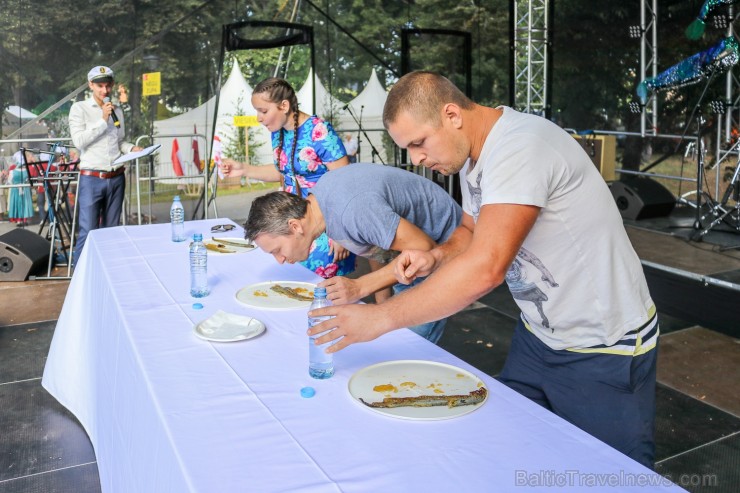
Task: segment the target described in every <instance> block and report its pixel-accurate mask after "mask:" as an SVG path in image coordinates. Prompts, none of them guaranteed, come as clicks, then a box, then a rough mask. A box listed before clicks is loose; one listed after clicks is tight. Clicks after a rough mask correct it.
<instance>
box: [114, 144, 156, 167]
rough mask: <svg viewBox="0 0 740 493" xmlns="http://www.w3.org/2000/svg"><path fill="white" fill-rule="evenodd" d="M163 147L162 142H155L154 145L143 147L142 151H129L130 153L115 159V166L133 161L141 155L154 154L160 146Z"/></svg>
mask: <svg viewBox="0 0 740 493" xmlns="http://www.w3.org/2000/svg"><path fill="white" fill-rule="evenodd" d="M160 147H162V144H154V145H153V146H149V147H147V148H146V149H142V150H140V151H134V152H129V153H128V154H124V155H123V156H120V157H119V158H118V159H116V160H115V161H113V166H115V165H117V164H123V163H127V162H129V161H133V160H134V159H139V158H141V157H146V156H149V155H151V154H154V153H155V152H157V151H158V150H159V148H160Z"/></svg>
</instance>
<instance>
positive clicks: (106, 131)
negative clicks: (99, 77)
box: [69, 98, 134, 171]
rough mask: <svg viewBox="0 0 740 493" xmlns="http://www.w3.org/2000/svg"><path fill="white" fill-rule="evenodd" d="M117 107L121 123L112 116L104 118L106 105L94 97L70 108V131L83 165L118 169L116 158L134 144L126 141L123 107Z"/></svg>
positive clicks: (128, 150)
mask: <svg viewBox="0 0 740 493" xmlns="http://www.w3.org/2000/svg"><path fill="white" fill-rule="evenodd" d="M114 111H115V112H116V116H117V117H118V121H119V122H120V123H121V126H120V127H116V126H115V125H114V124H113V119H112V118H108V121H107V122H106V121H104V120H103V108H101V107H100V106H99V105H98V103H97V102H96V101H95V99H93V98H90V99H86V100H85V101H78V102H76V103H75V104H73V105H72V108H71V109H70V110H69V132H70V134H71V135H72V142H73V143H74V145H75V146H76V147H77V149H79V151H80V166H79V167H80V168H82V169H95V170H101V171H110V170H112V169H115V168H114V167H113V161H115V160H116V159H118V157H119V156H120V155H121V154H124V153H127V152H131V149H132V148H133V147H134V145H133V144H131V143H128V142H124V141H123V138H124V135H125V131H124V125H123V113H122V112H121V109H120V108H115V109H114ZM117 167H120V166H117Z"/></svg>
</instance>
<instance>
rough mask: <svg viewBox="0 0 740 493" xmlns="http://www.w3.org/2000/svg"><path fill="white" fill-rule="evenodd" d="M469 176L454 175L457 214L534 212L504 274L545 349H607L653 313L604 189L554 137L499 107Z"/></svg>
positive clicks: (576, 150) (570, 145) (537, 122)
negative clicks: (531, 208) (503, 207)
mask: <svg viewBox="0 0 740 493" xmlns="http://www.w3.org/2000/svg"><path fill="white" fill-rule="evenodd" d="M501 109H503V112H504V113H503V115H502V116H501V118H499V120H498V121H497V122H496V124H495V125H494V127H493V129H492V130H491V132H490V134H489V135H488V137H487V139H486V142H485V143H484V145H483V149H482V151H481V155H480V157H479V159H478V162H477V164H476V165H475V166H474V167H473V169H472V170H471V169H469V167H470V162H468V163H467V164H466V165H465V167H464V168H463V169H462V171H461V172H460V177H461V188H462V196H463V210H464V211H465V212H466V213H468V214H470V215H471V216H473V218H474V219H475V220H476V221H477V219H478V214H479V211H480V208H481V207H482V206H483V205H486V204H497V203H507V204H527V205H535V206H537V207H540V208H541V210H540V214H539V216H538V218H537V221H536V222H535V224H534V227H533V228H532V230H531V231H530V233H529V235H528V236H527V238H526V239H525V241H524V244H523V245H522V248H521V250H520V251H519V253H518V254H517V256H516V258H515V260H514V262H513V263H512V265H511V267H510V268H509V270H508V272H507V275H506V282H507V284H508V286H509V290H510V291H511V293H512V295H513V297H514V299H515V301H516V302H517V304H518V306H519V308H520V309H521V310H522V313H523V315H524V318H525V319H526V322H527V324H528V325H529V327H530V328H531V329H532V331H533V332H534V334H535V335H536V336H537V337H538V338H539V339H540V340H542V341H543V342H544V343H545V344H547V345H548V346H549V347H551V348H552V349H569V348H586V347H591V346H595V345H599V344H606V345H612V344H614V343H615V342H617V341H618V340H619V339H620V338H622V336H624V334H626V333H627V332H629V331H631V330H634V329H637V328H639V327H640V326H642V325H643V324H645V323H646V322H647V321H648V320H649V318H650V315H651V312H652V311H654V305H653V301H652V299H651V298H650V293H649V292H648V287H647V283H646V281H645V276H644V274H643V271H642V266H641V265H640V260H639V258H638V257H637V254H636V253H635V251H634V249H633V248H632V245H631V244H630V241H629V239H628V237H627V233H626V232H625V230H624V226H623V224H622V218H621V216H620V215H619V211H618V210H617V207H616V205H615V203H614V199H613V198H612V195H611V193H610V191H609V188H608V186H607V185H606V183H605V182H604V180H603V179H602V177H601V175H600V174H599V172H598V170H597V169H596V167H595V166H594V164H593V163H592V162H591V160H590V159H589V157H588V155H587V154H586V152H585V151H584V150H583V149H582V148H581V146H580V145H579V144H578V143H577V142H576V140H575V139H574V138H573V137H571V136H570V135H568V134H567V133H566V132H565V131H564V130H562V129H561V128H560V127H558V126H557V125H555V124H554V123H552V122H550V121H548V120H546V119H544V118H541V117H538V116H534V115H529V114H524V113H519V112H517V111H515V110H513V109H511V108H508V107H501Z"/></svg>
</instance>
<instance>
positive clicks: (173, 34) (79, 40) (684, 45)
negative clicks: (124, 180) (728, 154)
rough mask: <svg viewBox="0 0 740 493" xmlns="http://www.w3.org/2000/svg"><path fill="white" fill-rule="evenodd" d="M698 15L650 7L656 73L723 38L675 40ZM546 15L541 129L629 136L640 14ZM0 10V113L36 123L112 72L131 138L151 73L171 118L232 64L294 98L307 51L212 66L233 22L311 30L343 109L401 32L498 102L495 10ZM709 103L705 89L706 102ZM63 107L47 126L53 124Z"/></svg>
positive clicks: (680, 122) (386, 0) (393, 3)
mask: <svg viewBox="0 0 740 493" xmlns="http://www.w3.org/2000/svg"><path fill="white" fill-rule="evenodd" d="M700 3H701V2H695V1H692V2H685V1H679V0H664V1H662V2H660V5H659V13H658V14H659V17H658V26H659V29H660V30H659V50H660V59H659V63H660V68H661V70H663V69H665V68H667V67H669V66H671V65H673V64H675V63H677V62H679V61H680V60H682V59H683V58H686V57H688V56H690V55H692V54H694V53H696V52H698V51H701V50H702V49H705V48H707V47H708V46H710V45H711V44H713V43H714V42H716V40H718V39H719V38H720V37H721V36H722V33H721V32H719V31H716V30H715V31H712V30H711V29H710V30H709V31H708V33H707V34H706V35H705V36H704V38H703V39H701V40H698V41H688V40H686V39H685V38H684V36H683V29H684V28H685V26H686V25H687V24H688V22H689V21H690V20H691V19H692V18H693V17H695V16H696V14H697V12H698V8H699V7H700ZM296 5H297V6H298V8H297V9H295V7H296ZM553 5H554V9H555V10H554V18H553V21H554V22H553V26H552V31H551V34H552V43H553V45H552V47H553V50H552V52H553V59H552V60H551V62H552V108H553V117H554V118H555V119H556V120H557V121H558V122H559V123H561V124H563V125H565V126H569V127H574V128H579V129H582V128H597V129H600V128H617V127H620V126H622V127H625V128H626V129H627V130H633V131H634V130H636V128H635V125H636V122H637V119H636V117H634V116H631V115H630V114H629V112H628V110H627V105H628V103H629V102H630V101H632V100H634V99H635V96H634V89H635V86H636V84H637V83H638V82H639V81H638V80H637V77H638V68H639V41H637V40H634V39H630V38H629V36H628V32H627V30H628V26H630V25H634V24H639V8H640V2H639V1H638V0H630V1H629V2H622V3H619V2H616V3H615V2H606V1H603V0H602V1H595V2H585V3H584V2H583V1H576V0H557V1H556V2H554V3H553ZM0 8H2V10H3V13H4V14H3V16H0V105H2V106H7V105H9V104H18V105H20V106H22V107H24V108H29V109H33V110H35V111H36V112H41V111H43V110H44V109H46V108H48V107H49V106H50V105H52V104H53V103H55V102H57V101H59V100H60V99H61V98H63V97H64V96H66V95H67V94H69V93H71V92H72V91H74V90H75V89H76V88H78V87H80V86H81V85H83V84H84V83H85V75H86V73H87V71H88V70H89V69H90V67H92V66H94V65H98V64H102V65H109V66H110V65H113V64H117V65H116V73H117V77H116V79H117V82H118V83H122V84H124V85H126V87H127V89H128V93H129V97H130V101H129V102H130V107H131V110H130V114H129V115H128V116H127V119H128V125H127V127H128V128H129V130H130V132H131V133H132V135H140V134H146V133H148V128H149V123H148V114H147V113H146V112H145V110H146V108H147V107H151V106H150V105H149V104H150V102H146V104H144V102H143V101H142V96H141V75H142V74H143V73H146V72H148V71H159V72H161V74H162V87H163V92H162V95H161V96H159V97H158V98H157V99H158V100H159V104H161V105H164V106H165V107H166V108H167V109H168V110H169V112H170V113H178V112H182V111H185V110H187V109H189V108H193V107H195V106H197V105H199V104H201V103H203V102H205V101H206V100H207V99H208V98H210V97H211V96H213V94H215V92H216V90H217V88H216V85H217V81H218V74H219V71H220V70H221V72H222V73H223V74H224V75H227V74H228V73H229V68H230V66H231V64H232V63H233V60H235V59H236V60H239V62H240V65H241V67H242V69H243V71H244V73H245V76H246V77H247V80H248V81H249V82H250V83H251V84H255V83H257V82H258V81H259V80H261V79H263V78H265V77H267V76H271V75H273V74H275V73H277V74H278V75H279V76H284V77H286V78H287V79H288V80H289V81H290V82H291V83H293V84H294V85H295V86H296V87H300V85H301V84H302V83H303V81H304V80H305V79H306V76H307V75H308V69H309V67H310V56H309V55H310V52H309V50H308V49H307V48H306V47H294V48H292V49H283V50H282V53H281V50H280V49H277V48H275V49H266V50H244V51H240V52H234V53H226V60H225V63H224V66H223V67H221V66H220V65H219V62H220V60H219V55H220V52H221V32H222V26H223V25H224V24H230V23H234V22H238V21H243V20H276V21H292V22H297V23H302V24H306V25H310V26H312V28H313V32H314V37H315V57H316V73H317V75H318V77H319V78H320V80H321V81H322V82H323V83H324V85H325V86H326V87H327V89H328V90H329V91H330V92H331V94H332V95H333V96H334V97H336V98H337V101H345V102H346V101H348V100H349V99H351V98H352V97H353V96H355V95H356V94H358V93H359V92H360V91H361V90H362V89H363V84H364V83H365V81H366V80H367V79H368V76H369V75H370V73H371V71H372V69H373V68H374V69H375V70H376V71H377V73H378V76H379V78H380V80H381V81H382V82H383V83H384V84H385V85H386V87H389V86H390V85H392V84H393V83H394V82H395V80H396V79H397V77H398V75H399V74H400V71H401V33H402V30H403V29H404V28H413V29H438V30H444V29H446V30H455V31H463V32H469V33H470V35H471V37H472V44H473V53H472V87H473V91H472V95H473V98H474V99H475V100H476V101H478V102H480V103H483V104H489V105H494V104H509V103H510V101H508V94H509V84H510V81H509V57H510V50H509V18H508V16H509V1H508V0H462V1H461V0H455V1H452V0H404V1H398V0H301V1H299V2H297V3H296V1H295V0H252V1H246V2H245V1H239V0H229V1H227V0H177V1H175V0H157V1H155V0H118V1H114V0H99V1H98V2H92V1H91V0H81V1H80V2H60V1H53V0H34V1H33V2H30V1H29V0H0ZM294 14H295V15H294ZM462 58H463V57H462V53H461V50H460V46H459V43H458V42H457V41H456V40H455V38H452V37H445V36H423V37H419V38H414V39H412V43H411V59H412V66H413V68H427V69H434V70H438V71H440V72H443V73H444V74H445V75H448V76H450V78H452V79H453V80H455V81H456V82H457V83H459V84H461V83H462V74H463V71H462V64H461V60H462ZM153 63H156V65H154V64H153ZM701 86H702V84H697V85H696V86H692V87H688V88H685V89H681V90H679V91H672V92H670V93H665V94H659V95H658V97H659V98H660V115H659V117H660V121H661V125H662V128H661V129H660V130H661V131H680V130H681V129H682V128H683V126H685V125H686V119H687V116H688V114H689V113H690V112H691V106H692V104H695V102H696V100H697V99H698V97H699V94H700V93H701V89H702V87H701ZM722 91H723V85H722V83H720V82H719V81H715V82H714V83H713V85H712V87H711V88H710V90H709V93H710V96H712V95H715V94H721V93H722ZM148 105H149V106H148ZM67 108H68V106H65V107H62V108H60V109H59V110H58V111H57V112H56V113H54V114H52V115H49V117H48V119H51V120H53V119H54V118H59V119H62V120H63V119H66V111H67Z"/></svg>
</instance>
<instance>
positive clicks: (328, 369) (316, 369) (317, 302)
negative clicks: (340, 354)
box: [308, 287, 334, 379]
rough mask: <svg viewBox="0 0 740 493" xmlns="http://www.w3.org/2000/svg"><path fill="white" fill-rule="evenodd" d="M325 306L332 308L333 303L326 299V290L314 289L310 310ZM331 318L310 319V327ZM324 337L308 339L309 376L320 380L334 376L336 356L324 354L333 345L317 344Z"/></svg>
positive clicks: (310, 337)
mask: <svg viewBox="0 0 740 493" xmlns="http://www.w3.org/2000/svg"><path fill="white" fill-rule="evenodd" d="M325 306H331V301H329V300H327V299H326V288H319V287H317V288H314V290H313V302H311V308H310V309H309V310H316V309H317V308H322V307H325ZM330 318H331V317H308V327H309V328H311V327H313V326H314V325H316V324H319V323H321V322H323V321H324V320H328V319H330ZM322 335H323V334H319V335H316V336H309V337H308V374H309V375H311V376H312V377H313V378H320V379H324V378H330V377H331V376H332V375H334V355H333V354H326V353H325V352H324V350H325V349H326V348H327V347H329V346H331V343H330V342H327V343H326V344H322V345H321V346H317V345H316V344H315V340H316V339H317V338H318V337H320V336H322Z"/></svg>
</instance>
